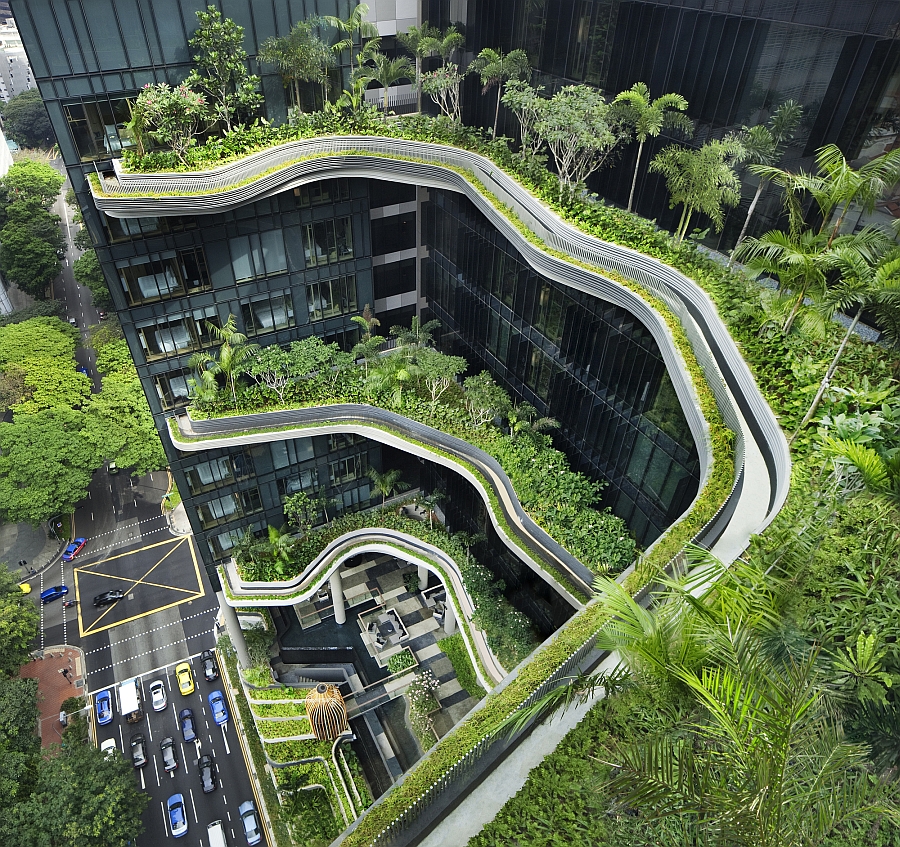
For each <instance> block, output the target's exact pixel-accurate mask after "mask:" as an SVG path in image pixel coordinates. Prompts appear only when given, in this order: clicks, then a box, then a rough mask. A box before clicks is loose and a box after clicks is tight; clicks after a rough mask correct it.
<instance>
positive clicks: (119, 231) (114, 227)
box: [104, 215, 162, 243]
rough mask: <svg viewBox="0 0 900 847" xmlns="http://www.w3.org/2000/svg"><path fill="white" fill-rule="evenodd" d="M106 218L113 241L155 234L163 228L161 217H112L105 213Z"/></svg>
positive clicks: (110, 237) (110, 238)
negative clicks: (160, 221)
mask: <svg viewBox="0 0 900 847" xmlns="http://www.w3.org/2000/svg"><path fill="white" fill-rule="evenodd" d="M104 218H106V229H107V231H108V232H109V240H110V241H111V242H112V243H115V242H117V241H130V240H131V239H132V238H140V237H141V236H144V235H155V234H156V233H157V232H160V231H161V229H162V227H161V226H160V223H159V218H111V217H108V216H107V215H104Z"/></svg>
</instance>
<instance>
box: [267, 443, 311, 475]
mask: <svg viewBox="0 0 900 847" xmlns="http://www.w3.org/2000/svg"><path fill="white" fill-rule="evenodd" d="M270 446H271V449H272V464H273V465H274V467H275V470H278V469H280V468H288V467H290V466H291V465H296V464H299V463H300V462H305V461H307V460H309V459H312V458H313V457H314V456H315V452H314V451H313V440H312V439H311V438H294V439H292V440H291V441H275V442H273V443H272V444H271V445H270Z"/></svg>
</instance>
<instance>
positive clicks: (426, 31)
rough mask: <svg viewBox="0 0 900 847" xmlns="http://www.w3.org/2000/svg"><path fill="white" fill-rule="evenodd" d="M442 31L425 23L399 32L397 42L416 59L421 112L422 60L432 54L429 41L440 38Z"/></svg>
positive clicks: (420, 108) (420, 109)
mask: <svg viewBox="0 0 900 847" xmlns="http://www.w3.org/2000/svg"><path fill="white" fill-rule="evenodd" d="M440 35H441V31H440V30H439V29H438V28H437V27H436V26H429V24H428V21H423V22H422V26H421V27H417V26H411V27H410V28H409V29H408V30H406V32H398V33H397V40H398V41H399V42H400V44H401V46H402V47H403V48H404V49H406V50H407V51H408V52H409V53H410V55H412V56H414V57H415V59H416V90H417V91H418V94H419V111H420V112H421V111H422V86H421V82H420V78H421V76H422V59H424V58H425V57H426V56H428V55H430V54H431V49H430V48H429V46H428V44H429V40H431V41H432V42H433V40H434V39H436V38H439V37H440Z"/></svg>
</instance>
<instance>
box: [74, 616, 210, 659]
mask: <svg viewBox="0 0 900 847" xmlns="http://www.w3.org/2000/svg"><path fill="white" fill-rule="evenodd" d="M216 611H218V608H217V607H215V608H212V609H205V610H204V611H202V612H197V613H196V614H193V615H189V616H188V617H186V618H179V619H178V620H176V621H169V623H164V624H161V625H160V626H157V627H154V628H153V629H148V630H147V631H146V632H139V633H138V634H137V635H129V636H128V638H123V639H121V640H120V641H111V642H110V643H109V644H108V645H106V646H105V647H95V648H94V649H93V650H88V651H87V652H86V653H85V654H84V655H85V656H92V655H93V654H94V653H100V652H102V651H103V650H108V649H110V648H112V647H116V646H118V645H119V644H125V643H126V642H128V641H134V639H135V638H146V637H147V636H148V635H150V634H151V633H153V632H159V631H160V630H163V629H166V628H167V627H170V626H175V625H176V624H180V623H184V622H185V621H190V620H193V619H194V618H199V617H201V616H202V615H208V614H210V613H212V612H216Z"/></svg>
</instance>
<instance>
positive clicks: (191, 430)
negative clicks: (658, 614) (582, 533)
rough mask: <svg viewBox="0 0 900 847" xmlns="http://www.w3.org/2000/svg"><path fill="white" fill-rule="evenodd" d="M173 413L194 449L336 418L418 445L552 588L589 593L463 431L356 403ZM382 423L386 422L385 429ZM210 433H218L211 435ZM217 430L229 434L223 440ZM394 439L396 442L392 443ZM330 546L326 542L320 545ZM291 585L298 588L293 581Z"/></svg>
mask: <svg viewBox="0 0 900 847" xmlns="http://www.w3.org/2000/svg"><path fill="white" fill-rule="evenodd" d="M176 420H177V424H178V432H179V433H180V434H181V435H183V436H185V437H186V438H189V439H196V438H198V437H199V438H200V439H204V436H207V438H206V439H204V440H201V441H196V440H174V438H173V441H174V443H175V445H176V446H177V447H178V449H179V450H185V451H192V452H196V451H198V450H206V449H209V448H211V447H222V446H225V445H231V444H242V443H250V442H252V441H254V440H262V439H265V440H272V439H273V438H274V437H277V438H282V439H287V438H296V437H297V436H298V434H305V435H311V434H312V435H324V434H329V429H328V426H327V425H328V424H332V425H333V426H334V431H335V432H338V431H340V432H347V431H352V432H356V433H358V434H360V435H365V436H366V437H367V438H372V439H374V440H376V441H380V442H382V443H387V444H390V445H392V446H401V447H402V449H404V450H406V451H407V452H412V453H416V452H417V449H418V452H419V453H420V454H421V456H422V457H423V458H427V459H429V460H430V461H433V462H437V463H439V464H443V465H444V466H446V467H449V468H451V469H452V470H455V471H457V472H459V473H462V474H463V475H465V476H466V478H467V479H468V480H469V481H470V482H471V483H472V484H474V485H475V487H476V489H477V490H479V491H480V492H481V496H482V499H483V500H484V503H485V506H486V507H487V512H488V514H489V515H490V518H491V521H492V523H493V525H494V528H495V530H496V531H497V534H498V536H499V537H500V538H501V539H502V540H503V542H504V543H505V544H506V545H507V546H508V547H509V548H510V549H511V550H512V551H513V553H514V554H515V555H516V557H517V558H518V559H520V560H521V561H523V562H525V563H526V564H528V566H529V567H530V568H531V569H532V570H534V571H535V572H536V573H538V574H540V576H541V577H542V578H543V579H545V580H547V581H548V582H550V583H551V584H553V586H554V588H555V589H556V590H557V591H559V593H560V594H561V595H562V596H564V597H565V598H566V599H567V600H568V601H569V602H570V603H571V604H572V605H573V606H575V607H576V608H580V607H581V606H582V603H581V601H580V600H579V599H578V596H577V595H581V596H582V597H584V598H587V597H590V596H591V595H592V593H593V591H592V587H591V586H592V583H593V579H594V575H593V574H592V573H591V571H590V570H589V569H588V568H586V567H585V566H584V565H583V564H582V563H581V562H580V561H578V559H576V558H575V556H573V555H572V554H571V553H569V551H568V550H566V549H565V548H564V547H562V546H561V545H560V544H559V543H557V542H556V541H554V540H553V539H552V538H551V537H550V536H549V535H548V534H547V533H546V532H545V531H544V530H543V529H541V527H539V526H538V525H537V524H536V523H535V522H534V520H532V518H531V517H529V515H528V514H527V513H526V512H525V510H524V509H523V508H522V504H521V503H520V502H519V498H518V497H517V496H516V492H515V490H514V489H513V486H512V483H511V482H510V480H509V477H508V476H507V475H506V472H505V471H504V470H503V468H502V467H501V465H500V463H499V462H498V461H497V460H496V459H495V458H494V457H493V456H491V455H489V454H488V453H485V452H484V451H483V450H480V449H479V448H478V447H474V446H473V445H472V444H470V443H469V442H467V441H463V440H462V439H461V438H456V437H455V436H452V435H448V434H447V433H444V432H441V431H440V430H439V429H435V428H434V427H430V426H427V425H426V424H422V423H419V422H417V421H413V420H410V419H409V418H405V417H403V416H402V415H398V414H397V413H396V412H391V411H388V410H387V409H379V408H378V407H377V406H367V405H363V404H359V403H344V404H340V405H333V406H314V407H311V408H308V409H287V410H283V411H277V412H259V413H257V414H249V415H234V416H229V417H227V418H213V419H210V420H199V421H195V420H192V419H191V418H190V417H188V416H187V415H184V416H181V417H178V418H177V419H176ZM383 427H387V428H388V430H389V431H386V430H385V429H384V428H383ZM274 428H277V429H279V430H280V432H278V433H277V434H276V433H274V432H271V431H270V432H268V433H266V434H265V435H264V436H261V435H260V434H259V433H254V432H253V430H259V429H267V430H272V429H274ZM304 430H305V432H304ZM310 430H311V431H310ZM170 431H171V430H170ZM208 436H218V437H216V438H215V439H213V438H209V437H208ZM221 436H230V437H229V438H227V440H223V438H222V437H221ZM398 442H400V443H399V444H398ZM467 466H468V467H467ZM469 468H472V469H474V470H475V471H476V472H477V474H478V475H475V474H472V473H471V471H470V470H468V469H469ZM467 471H468V472H467ZM479 476H480V479H479ZM482 480H483V481H482ZM485 483H486V484H487V485H488V486H489V487H490V490H491V492H492V493H493V494H494V496H495V497H496V500H497V503H498V504H499V507H500V510H501V515H502V517H503V520H504V522H503V523H501V522H500V520H499V519H498V515H497V514H495V511H494V508H493V505H492V503H491V498H490V496H489V494H488V492H487V491H486V490H485V489H484V484H485ZM508 530H509V531H511V532H512V533H513V534H514V535H515V538H510V532H509V531H508ZM328 549H329V548H326V551H327V550H328ZM323 555H324V554H323ZM320 561H324V559H323V558H322V556H320V557H318V558H317V559H316V560H315V562H314V563H312V564H311V565H309V566H308V567H307V568H305V569H304V571H303V573H302V574H301V575H300V577H298V578H297V580H299V581H300V582H299V583H298V587H300V586H302V585H304V583H305V581H308V580H309V579H311V578H313V577H314V576H315V568H314V565H316V563H318V562H320ZM545 565H546V566H545ZM559 577H561V578H562V580H563V583H562V584H560V579H559ZM295 581H296V580H291V581H290V582H285V583H282V585H283V586H284V587H285V590H288V586H289V585H291V584H293V583H294V582H295ZM260 590H261V589H260ZM290 590H291V591H296V590H297V588H293V589H290Z"/></svg>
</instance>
